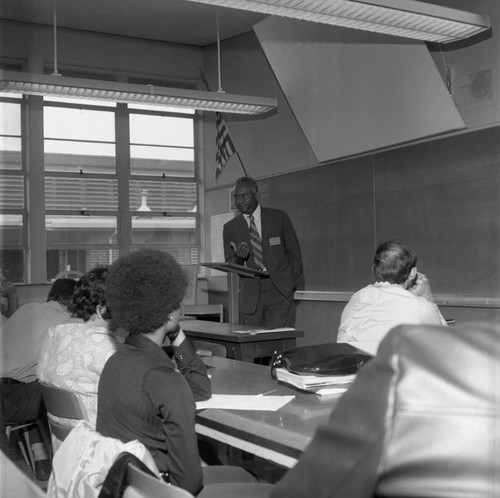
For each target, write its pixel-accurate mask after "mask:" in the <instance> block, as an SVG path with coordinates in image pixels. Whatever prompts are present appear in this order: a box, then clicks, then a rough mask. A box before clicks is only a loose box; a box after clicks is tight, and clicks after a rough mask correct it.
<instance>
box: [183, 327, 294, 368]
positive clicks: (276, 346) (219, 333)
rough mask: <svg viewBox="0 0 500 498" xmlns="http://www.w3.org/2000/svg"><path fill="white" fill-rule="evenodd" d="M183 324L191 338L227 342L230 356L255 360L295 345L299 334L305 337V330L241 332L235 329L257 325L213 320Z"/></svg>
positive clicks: (185, 331) (245, 328)
mask: <svg viewBox="0 0 500 498" xmlns="http://www.w3.org/2000/svg"><path fill="white" fill-rule="evenodd" d="M181 327H182V330H183V331H184V333H185V334H186V336H187V337H190V338H192V339H200V340H203V341H208V342H216V343H219V344H223V345H224V346H225V347H226V349H227V356H228V358H233V359H235V360H242V361H248V362H252V363H253V361H254V359H255V358H263V357H269V356H272V355H273V354H274V352H275V351H284V350H287V349H290V348H294V347H295V346H296V339H297V337H303V336H304V332H303V331H301V330H288V331H281V332H260V333H258V334H241V333H238V332H235V331H236V330H252V329H255V328H256V327H255V326H253V327H252V326H250V325H237V324H232V323H220V322H211V321H209V320H182V322H181Z"/></svg>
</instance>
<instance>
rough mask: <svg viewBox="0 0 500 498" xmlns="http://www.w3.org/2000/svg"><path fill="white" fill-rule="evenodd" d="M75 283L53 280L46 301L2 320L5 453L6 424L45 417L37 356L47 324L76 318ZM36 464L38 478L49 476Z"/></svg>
mask: <svg viewBox="0 0 500 498" xmlns="http://www.w3.org/2000/svg"><path fill="white" fill-rule="evenodd" d="M75 285H76V282H75V281H74V280H71V279H59V280H56V281H55V282H54V283H53V284H52V286H51V288H50V290H49V294H48V296H47V301H46V302H44V303H28V304H25V305H24V306H21V307H20V308H19V309H17V311H16V312H15V313H14V314H13V315H12V316H11V317H10V318H9V319H8V320H7V321H6V322H5V323H4V324H2V328H1V330H0V334H1V336H2V347H1V348H0V359H1V361H0V446H1V447H2V449H3V450H4V451H5V452H6V453H7V454H10V452H9V448H8V446H7V442H6V438H5V431H4V427H5V424H7V423H17V422H25V421H31V420H36V419H42V420H43V419H45V407H44V406H43V402H42V393H41V389H40V384H39V383H38V382H37V374H36V368H37V366H38V357H39V354H40V349H41V347H42V343H43V341H44V340H45V337H46V335H47V331H48V330H49V328H50V327H53V326H55V325H58V324H61V323H66V322H70V321H79V320H78V319H76V318H71V315H70V313H69V312H68V309H67V305H68V303H69V302H70V301H71V296H72V294H73V289H74V288H75ZM47 431H48V428H47ZM35 441H36V440H35ZM41 460H43V458H41ZM35 468H36V469H38V468H40V470H39V471H37V477H38V478H39V479H40V480H44V479H45V478H48V474H47V472H46V465H45V464H43V465H42V464H37V463H35ZM49 472H50V469H49Z"/></svg>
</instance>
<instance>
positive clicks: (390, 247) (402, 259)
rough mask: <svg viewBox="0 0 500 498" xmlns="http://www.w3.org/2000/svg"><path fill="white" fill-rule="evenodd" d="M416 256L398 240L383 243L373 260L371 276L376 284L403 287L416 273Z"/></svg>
mask: <svg viewBox="0 0 500 498" xmlns="http://www.w3.org/2000/svg"><path fill="white" fill-rule="evenodd" d="M416 265H417V256H416V255H415V254H413V253H412V251H411V250H410V249H409V248H408V247H406V246H405V245H404V244H401V242H399V241H398V240H389V241H387V242H383V243H382V244H380V245H379V246H378V247H377V250H376V251H375V256H374V258H373V265H372V269H373V274H374V275H375V280H376V281H377V282H389V283H391V284H399V285H404V284H405V283H406V282H407V281H408V279H409V278H413V277H414V276H415V275H416V272H417V268H416Z"/></svg>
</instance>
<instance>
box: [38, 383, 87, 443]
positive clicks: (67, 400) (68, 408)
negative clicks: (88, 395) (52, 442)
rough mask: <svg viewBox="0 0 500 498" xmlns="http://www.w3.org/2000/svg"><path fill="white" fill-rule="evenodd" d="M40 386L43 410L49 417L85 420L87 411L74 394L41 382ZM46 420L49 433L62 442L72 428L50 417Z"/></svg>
mask: <svg viewBox="0 0 500 498" xmlns="http://www.w3.org/2000/svg"><path fill="white" fill-rule="evenodd" d="M40 384H41V387H42V396H43V401H44V403H45V408H46V409H47V412H48V413H49V414H50V415H53V416H54V417H58V418H66V419H73V420H87V410H86V409H85V407H84V406H83V404H82V402H81V400H80V398H79V397H78V396H77V395H76V394H75V393H74V392H71V391H67V390H65V389H61V388H59V387H55V386H50V385H48V384H44V383H43V382H41V383H40ZM48 419H49V428H50V432H51V433H52V434H53V435H54V436H55V437H56V438H57V439H59V440H60V441H64V440H65V439H66V436H67V435H68V434H69V433H70V432H71V430H72V429H73V426H72V425H70V424H67V423H66V424H65V423H63V422H59V421H56V420H53V419H52V418H51V417H48Z"/></svg>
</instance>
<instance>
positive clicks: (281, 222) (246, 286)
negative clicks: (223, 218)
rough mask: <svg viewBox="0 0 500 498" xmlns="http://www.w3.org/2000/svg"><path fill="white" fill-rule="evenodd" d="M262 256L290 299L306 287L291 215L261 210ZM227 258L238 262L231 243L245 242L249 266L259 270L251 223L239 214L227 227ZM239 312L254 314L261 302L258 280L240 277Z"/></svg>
mask: <svg viewBox="0 0 500 498" xmlns="http://www.w3.org/2000/svg"><path fill="white" fill-rule="evenodd" d="M261 223H262V254H263V258H264V265H265V266H266V269H267V271H268V272H269V275H270V278H271V280H272V281H273V283H274V285H276V287H277V288H278V290H279V292H281V294H282V295H283V296H285V297H289V296H290V295H291V294H292V293H293V292H294V291H295V290H296V289H300V288H302V287H303V285H304V275H303V270H302V256H301V252H300V246H299V241H298V239H297V235H296V234H295V230H294V228H293V225H292V222H291V221H290V218H289V217H288V215H287V214H286V213H285V212H284V211H281V210H279V209H272V208H265V207H261ZM223 238H224V256H225V258H226V261H228V262H235V257H234V251H233V250H232V248H231V246H230V242H234V244H236V246H238V245H239V244H240V243H241V242H246V243H247V244H248V246H249V247H250V256H249V258H248V262H247V265H248V266H249V267H251V268H256V266H255V264H254V261H253V252H252V245H251V244H250V232H249V230H248V224H247V221H246V220H245V218H244V216H243V215H242V214H239V215H238V216H236V217H235V218H233V219H232V220H230V221H228V222H227V223H226V224H225V225H224V229H223ZM240 287H241V290H240V309H241V311H243V312H244V313H253V311H255V308H256V307H257V302H258V300H259V281H258V279H256V278H240Z"/></svg>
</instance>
